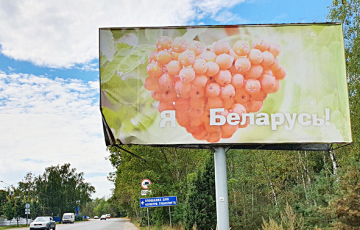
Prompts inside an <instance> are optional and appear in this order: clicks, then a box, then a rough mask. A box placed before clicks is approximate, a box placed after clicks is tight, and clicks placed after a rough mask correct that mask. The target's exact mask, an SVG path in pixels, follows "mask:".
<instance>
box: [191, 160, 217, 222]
mask: <svg viewBox="0 0 360 230" xmlns="http://www.w3.org/2000/svg"><path fill="white" fill-rule="evenodd" d="M188 179H189V182H190V183H189V186H188V192H187V194H186V195H187V196H186V200H185V207H184V209H185V212H184V225H185V229H192V228H193V226H196V228H197V229H215V228H216V202H215V200H216V199H215V169H214V158H213V157H209V158H208V159H207V160H206V165H205V168H204V169H199V170H198V172H197V173H194V174H192V175H191V174H190V175H189V178H188Z"/></svg>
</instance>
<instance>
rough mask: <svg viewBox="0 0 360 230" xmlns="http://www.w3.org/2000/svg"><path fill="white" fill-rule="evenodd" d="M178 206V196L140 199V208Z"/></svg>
mask: <svg viewBox="0 0 360 230" xmlns="http://www.w3.org/2000/svg"><path fill="white" fill-rule="evenodd" d="M174 205H177V197H176V196H166V197H152V198H140V208H153V207H162V206H174Z"/></svg>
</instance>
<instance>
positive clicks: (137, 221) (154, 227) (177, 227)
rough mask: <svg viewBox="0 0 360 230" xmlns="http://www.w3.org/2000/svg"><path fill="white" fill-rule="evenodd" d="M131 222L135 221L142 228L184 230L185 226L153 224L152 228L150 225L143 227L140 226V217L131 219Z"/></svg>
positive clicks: (142, 229)
mask: <svg viewBox="0 0 360 230" xmlns="http://www.w3.org/2000/svg"><path fill="white" fill-rule="evenodd" d="M130 221H131V223H133V224H134V225H135V226H136V227H138V228H139V229H140V230H148V229H150V230H184V228H183V227H181V226H172V227H170V225H163V226H158V227H157V226H151V225H150V228H148V226H147V225H146V226H143V227H140V218H138V219H137V218H133V219H130Z"/></svg>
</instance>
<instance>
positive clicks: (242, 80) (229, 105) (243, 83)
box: [99, 23, 351, 146]
mask: <svg viewBox="0 0 360 230" xmlns="http://www.w3.org/2000/svg"><path fill="white" fill-rule="evenodd" d="M99 36H100V54H99V55H100V56H99V57H100V58H99V59H100V64H99V65H100V86H101V96H100V107H101V108H100V109H101V112H102V116H103V125H104V133H105V138H106V143H107V144H108V145H113V144H140V145H155V146H156V145H161V146H162V145H190V146H191V145H194V146H197V145H208V144H222V145H224V144H225V145H242V144H287V143H349V142H351V125H350V115H349V100H348V90H347V78H346V68H345V56H344V41H343V33H342V25H341V24H337V23H316V24H273V25H236V26H235V25H234V26H194V27H193V26H184V27H147V28H101V29H100V30H99Z"/></svg>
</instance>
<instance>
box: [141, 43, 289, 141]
mask: <svg viewBox="0 0 360 230" xmlns="http://www.w3.org/2000/svg"><path fill="white" fill-rule="evenodd" d="M251 46H252V47H251ZM251 46H250V44H249V42H247V41H243V40H239V41H236V42H235V43H234V44H233V48H231V46H230V44H229V42H228V41H225V40H219V41H217V42H215V43H214V44H213V46H212V49H210V50H206V49H205V47H204V46H203V44H202V43H201V42H200V41H196V40H193V41H191V42H189V43H187V42H186V41H185V40H184V39H183V38H181V37H177V38H175V39H172V38H170V37H167V36H162V37H160V38H159V39H158V40H157V43H156V48H157V50H156V51H154V52H153V53H152V54H151V55H150V56H149V64H148V66H147V68H146V70H147V73H148V74H149V76H148V77H147V78H146V80H145V88H146V89H147V90H149V91H151V94H152V97H153V98H154V99H155V100H157V101H159V106H158V109H159V111H160V112H162V111H164V110H175V111H176V113H175V114H176V119H177V122H178V123H179V125H181V126H183V127H184V128H186V130H187V132H189V133H191V134H192V135H193V137H194V138H195V139H197V140H206V141H208V142H218V141H219V140H220V139H221V138H230V137H231V136H232V135H233V134H234V133H235V131H236V130H237V129H238V128H244V127H246V126H247V125H248V122H247V123H245V124H243V125H241V124H239V125H230V124H228V123H225V124H224V125H221V126H218V125H210V109H212V108H224V112H223V113H222V115H223V116H227V114H229V113H237V114H239V116H240V118H241V117H242V114H243V113H251V112H258V111H259V110H260V109H261V108H262V106H263V101H264V100H265V98H266V97H267V94H270V93H275V92H277V91H278V90H279V88H280V80H282V79H283V78H284V77H285V75H286V70H285V68H284V67H283V66H281V65H280V63H279V60H278V58H277V56H278V55H279V53H280V51H281V48H280V46H279V45H278V44H275V43H270V44H269V43H267V42H266V41H264V40H263V39H255V40H253V41H252V44H251Z"/></svg>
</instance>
